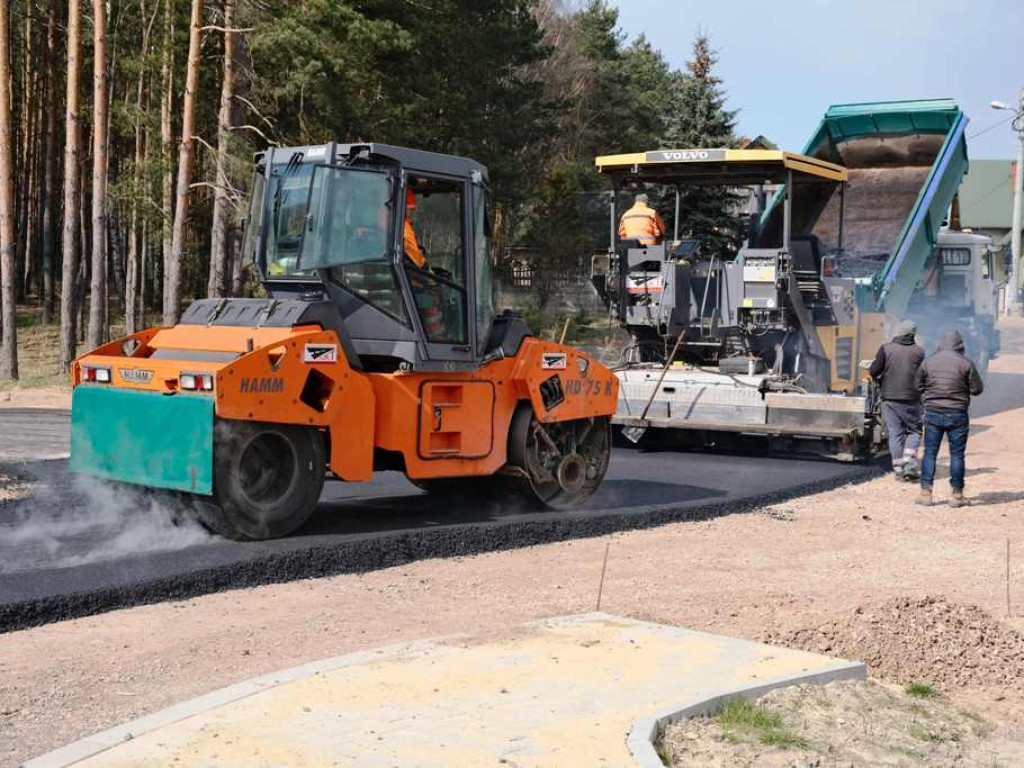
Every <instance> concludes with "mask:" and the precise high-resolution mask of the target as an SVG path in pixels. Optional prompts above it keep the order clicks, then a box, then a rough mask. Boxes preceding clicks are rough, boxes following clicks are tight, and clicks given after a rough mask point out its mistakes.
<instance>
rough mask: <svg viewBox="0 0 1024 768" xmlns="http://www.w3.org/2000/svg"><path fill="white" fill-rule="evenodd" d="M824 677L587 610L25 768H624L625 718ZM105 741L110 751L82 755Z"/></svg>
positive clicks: (222, 704)
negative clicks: (749, 688)
mask: <svg viewBox="0 0 1024 768" xmlns="http://www.w3.org/2000/svg"><path fill="white" fill-rule="evenodd" d="M839 667H844V665H843V663H842V662H837V661H836V660H835V659H830V658H826V657H823V656H817V655H814V654H809V653H804V652H801V651H792V650H787V649H782V648H773V647H769V646H765V645H760V644H757V643H750V642H746V641H741V640H734V639H731V638H726V637H720V636H716V635H709V634H705V633H701V632H691V631H688V630H683V629H678V628H674V627H666V626H661V625H656V624H648V623H644V622H637V621H632V620H628V619H620V618H616V617H612V616H607V615H603V614H589V615H586V616H576V617H568V618H562V619H552V620H547V621H542V622H537V623H534V624H530V625H527V626H526V627H523V628H520V629H518V630H516V631H514V632H512V633H510V634H508V635H506V636H502V637H497V638H488V639H481V640H473V639H465V638H457V639H448V640H441V641H435V642H429V643H417V644H412V645H404V646H393V647H389V648H386V649H382V650H381V651H377V652H372V653H368V654H367V653H364V654H356V655H354V656H349V657H340V658H338V659H331V660H327V661H324V662H319V663H317V664H314V665H309V666H307V667H304V668H299V669H297V670H289V671H287V672H283V673H281V674H280V675H278V676H274V675H271V676H268V677H265V678H261V679H259V680H258V681H251V682H250V683H249V684H248V688H247V687H245V686H246V684H243V685H242V686H235V687H233V688H231V689H226V690H225V691H223V692H220V694H219V695H218V694H213V695H212V696H210V697H203V698H202V699H198V700H196V701H194V702H189V703H187V704H184V705H180V706H179V707H176V708H173V709H172V710H168V711H166V712H165V713H159V714H158V715H156V716H154V717H153V718H145V719H144V720H142V721H138V722H136V723H134V724H128V725H126V726H124V727H123V728H121V729H120V730H119V729H113V730H112V731H108V732H105V733H104V734H99V735H98V736H97V737H93V739H91V740H89V739H87V740H85V741H84V742H79V743H78V744H76V745H71V746H70V747H68V748H66V749H65V750H64V751H63V755H62V753H61V751H58V752H57V753H52V754H51V755H49V756H46V757H44V758H41V759H40V760H39V761H38V763H37V765H38V766H40V767H42V766H57V765H71V764H73V765H76V766H82V767H83V768H85V767H86V766H87V767H88V768H100V767H101V766H102V767H103V768H114V767H115V766H118V767H123V768H143V767H145V766H153V767H155V766H160V767H161V768H164V767H165V766H180V767H181V768H187V767H192V766H195V767H199V766H203V767H204V768H208V767H209V766H218V767H223V768H228V767H229V766H230V767H234V766H238V767H239V768H243V767H244V768H256V767H258V766H274V768H278V767H281V766H318V767H319V766H359V767H360V768H376V767H377V766H381V767H385V766H386V767H388V768H391V767H392V766H399V767H400V768H413V767H414V766H446V767H447V766H478V765H480V766H484V765H486V766H495V765H509V766H520V767H521V768H525V766H559V767H560V768H569V767H570V766H586V767H587V768H593V767H594V766H616V767H617V766H632V765H637V762H636V758H635V757H634V756H633V755H631V753H630V750H629V747H628V745H627V737H628V735H629V732H630V730H631V728H632V726H633V724H634V722H635V721H636V720H637V719H638V718H642V717H648V718H649V717H651V716H653V715H656V714H658V713H662V712H664V711H665V710H666V709H670V708H673V707H676V708H678V707H679V706H681V705H684V704H687V703H694V702H697V701H700V700H702V699H706V698H709V697H712V696H715V695H716V694H720V693H722V692H725V691H729V690H734V689H737V688H740V687H746V686H757V685H763V684H765V683H768V682H770V681H773V680H775V679H778V678H783V677H786V676H803V675H807V674H814V673H819V672H828V671H829V670H836V669H837V668H839ZM845 667H846V671H847V672H849V665H845ZM844 676H845V675H844ZM239 697H241V698H239ZM218 699H219V700H218ZM232 699H233V700H232ZM133 727H134V728H135V731H134V732H132V728H133ZM149 729H152V730H149ZM143 731H148V732H143ZM129 733H130V734H131V735H130V736H128V735H127V734H129ZM105 744H106V745H109V744H114V746H112V747H109V748H104V749H103V750H102V751H100V752H98V753H97V754H93V755H92V756H86V755H88V754H89V752H95V751H96V750H97V749H100V748H102V747H103V746H104V745H105ZM82 757H84V759H82V760H79V761H76V759H75V758H82ZM48 761H49V762H48ZM29 765H30V766H31V765H33V763H29Z"/></svg>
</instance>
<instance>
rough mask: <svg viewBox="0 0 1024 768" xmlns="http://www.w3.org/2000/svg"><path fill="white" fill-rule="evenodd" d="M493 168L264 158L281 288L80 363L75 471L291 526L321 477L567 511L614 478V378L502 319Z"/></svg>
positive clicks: (217, 306)
mask: <svg viewBox="0 0 1024 768" xmlns="http://www.w3.org/2000/svg"><path fill="white" fill-rule="evenodd" d="M490 226H491V223H490V213H489V209H488V186H487V169H486V168H485V167H484V166H482V165H480V164H479V163H476V162H474V161H473V160H470V159H466V158H461V157H454V156H449V155H440V154H435V153H431V152H422V151H419V150H414V149H407V148H403V147H395V146H389V145H385V144H372V143H371V144H337V143H331V144H326V145H320V146H308V147H294V148H287V149H279V148H273V149H269V150H267V151H265V152H262V153H260V154H258V155H257V156H256V162H255V172H254V177H253V184H252V197H251V201H250V206H249V212H248V216H247V220H246V228H245V237H244V242H243V249H244V257H245V258H246V259H248V260H251V262H252V263H253V264H255V266H256V267H257V268H258V270H259V272H260V275H261V276H262V280H263V285H264V288H265V290H266V293H267V294H268V298H253V299H203V300H199V301H196V302H194V303H193V304H192V305H191V306H190V307H188V309H187V310H186V311H185V312H184V314H183V315H182V317H181V320H180V322H179V323H178V324H177V325H175V326H173V327H169V328H151V329H148V330H145V331H141V332H139V333H135V334H133V335H131V336H128V337H126V338H123V339H119V340H117V341H112V342H110V343H108V344H104V345H103V346H101V347H99V348H98V349H95V350H93V351H91V352H89V353H88V354H86V355H83V356H82V357H80V358H79V359H78V360H76V361H75V364H74V367H73V372H72V375H73V384H74V392H73V400H72V430H71V470H72V471H73V472H75V473H79V474H83V475H90V476H94V477H97V478H102V479H104V480H110V481H115V482H121V483H128V484H133V485H137V486H143V487H147V488H153V489H162V490H165V491H171V492H177V493H180V494H184V495H185V496H186V498H187V501H188V502H189V504H188V506H190V507H191V508H192V509H194V510H195V513H196V514H197V516H198V517H199V519H200V520H201V521H202V522H203V523H204V524H205V525H206V526H207V527H209V528H210V529H212V530H213V531H215V532H216V533H219V534H221V535H223V536H226V537H229V538H233V539H242V540H260V539H269V538H275V537H280V536H285V535H287V534H289V533H291V532H292V531H294V530H295V529H296V528H298V527H299V526H300V525H301V524H302V523H303V522H304V521H305V520H306V519H307V518H308V517H309V516H310V515H311V514H312V512H313V509H314V507H315V506H316V503H317V500H318V499H319V497H320V493H321V490H322V488H323V484H324V481H325V479H327V478H328V477H331V478H335V479H338V480H342V481H348V482H358V481H367V480H370V479H371V478H372V477H373V473H374V472H375V471H380V470H400V471H402V472H404V473H405V474H406V476H407V477H408V478H409V479H410V480H411V481H412V482H413V483H414V484H415V485H417V486H419V487H420V488H422V489H424V490H425V491H427V492H428V493H432V494H460V493H465V494H472V496H473V497H480V496H481V495H485V494H490V495H505V494H511V495H514V496H524V497H526V498H528V499H529V500H532V502H533V503H536V504H539V505H541V506H547V507H550V508H553V509H564V508H569V507H573V506H575V505H578V504H580V503H581V502H583V501H584V500H585V499H587V498H588V497H589V496H590V495H591V494H592V493H593V492H594V491H595V490H596V489H597V488H598V486H599V485H600V484H601V481H602V479H603V477H604V474H605V471H606V470H607V468H608V461H609V456H610V452H611V435H610V427H609V424H610V417H611V415H612V414H613V413H614V412H615V407H616V401H617V398H618V381H617V379H616V377H615V376H614V374H613V373H612V372H611V371H610V370H609V369H608V368H606V367H605V366H604V365H601V364H600V363H599V362H598V361H596V360H594V359H593V358H591V357H590V356H588V355H586V354H584V353H583V352H581V351H580V350H577V349H574V348H572V347H568V346H563V345H560V344H555V343H551V342H548V341H543V340H541V339H538V338H536V337H534V336H532V335H531V333H530V330H529V328H528V327H527V326H526V325H525V323H524V322H523V320H522V319H521V318H520V316H518V315H517V314H515V313H511V312H507V311H506V312H504V313H502V314H498V315H496V313H495V309H494V299H493V292H492V281H491V263H490V259H489V252H488V251H489V237H490V234H491V232H490Z"/></svg>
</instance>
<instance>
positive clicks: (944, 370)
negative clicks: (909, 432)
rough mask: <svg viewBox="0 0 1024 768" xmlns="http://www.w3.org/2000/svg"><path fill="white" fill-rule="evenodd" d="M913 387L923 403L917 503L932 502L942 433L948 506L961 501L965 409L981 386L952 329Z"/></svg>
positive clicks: (966, 430) (959, 504)
mask: <svg viewBox="0 0 1024 768" xmlns="http://www.w3.org/2000/svg"><path fill="white" fill-rule="evenodd" d="M917 388H918V390H919V391H920V393H921V400H922V402H923V404H924V462H923V463H922V465H921V497H920V498H919V499H918V500H917V503H918V504H922V505H924V506H929V505H931V503H932V484H933V483H934V481H935V459H936V457H937V456H938V454H939V446H940V445H941V444H942V436H943V435H946V436H947V437H948V438H949V484H950V486H951V487H952V489H953V498H952V499H951V500H950V502H949V505H950V506H951V507H962V506H964V504H966V502H965V501H964V469H965V467H964V453H965V452H966V450H967V435H968V433H969V432H970V429H971V422H970V419H969V418H968V416H967V411H968V409H969V408H970V406H971V396H972V395H980V394H981V393H982V390H983V389H984V388H985V386H984V384H983V382H982V380H981V376H980V375H979V374H978V369H977V368H976V367H975V366H974V363H972V362H971V361H970V360H968V359H967V358H966V357H964V340H963V337H961V336H960V334H959V333H957V332H956V331H946V334H945V336H943V337H942V343H941V344H940V345H939V351H938V352H936V353H935V354H934V355H932V356H931V357H929V358H928V359H927V360H925V361H924V363H922V364H921V367H920V369H919V370H918V372H917Z"/></svg>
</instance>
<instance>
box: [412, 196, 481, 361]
mask: <svg viewBox="0 0 1024 768" xmlns="http://www.w3.org/2000/svg"><path fill="white" fill-rule="evenodd" d="M465 205H466V200H465V185H464V184H463V183H461V182H456V181H448V180H443V179H434V178H430V177H419V176H410V177H409V178H408V180H407V187H406V194H405V220H404V232H403V243H404V250H405V258H404V259H403V261H404V263H405V266H406V271H407V273H408V276H409V284H410V286H411V288H412V292H413V296H414V298H415V301H416V311H417V313H418V314H419V317H420V322H421V323H422V325H423V330H424V332H425V334H426V337H427V341H429V342H434V343H445V344H465V343H467V342H468V334H467V327H466V304H467V301H466V274H465V272H466V270H465V264H464V259H465V253H466V249H465V244H464V242H463V237H464V234H465V233H464V230H463V226H462V222H463V220H464V217H463V210H464V206H465Z"/></svg>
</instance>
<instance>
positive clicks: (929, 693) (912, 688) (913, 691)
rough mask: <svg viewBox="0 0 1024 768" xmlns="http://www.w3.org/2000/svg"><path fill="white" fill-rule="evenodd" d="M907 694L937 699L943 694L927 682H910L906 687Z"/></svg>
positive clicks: (919, 697)
mask: <svg viewBox="0 0 1024 768" xmlns="http://www.w3.org/2000/svg"><path fill="white" fill-rule="evenodd" d="M906 691H907V695H908V696H913V697H914V698H916V699H936V698H938V697H939V696H941V695H942V694H941V693H939V692H938V690H937V689H935V688H933V687H932V686H930V685H928V684H927V683H910V684H909V685H908V686H907V687H906Z"/></svg>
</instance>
